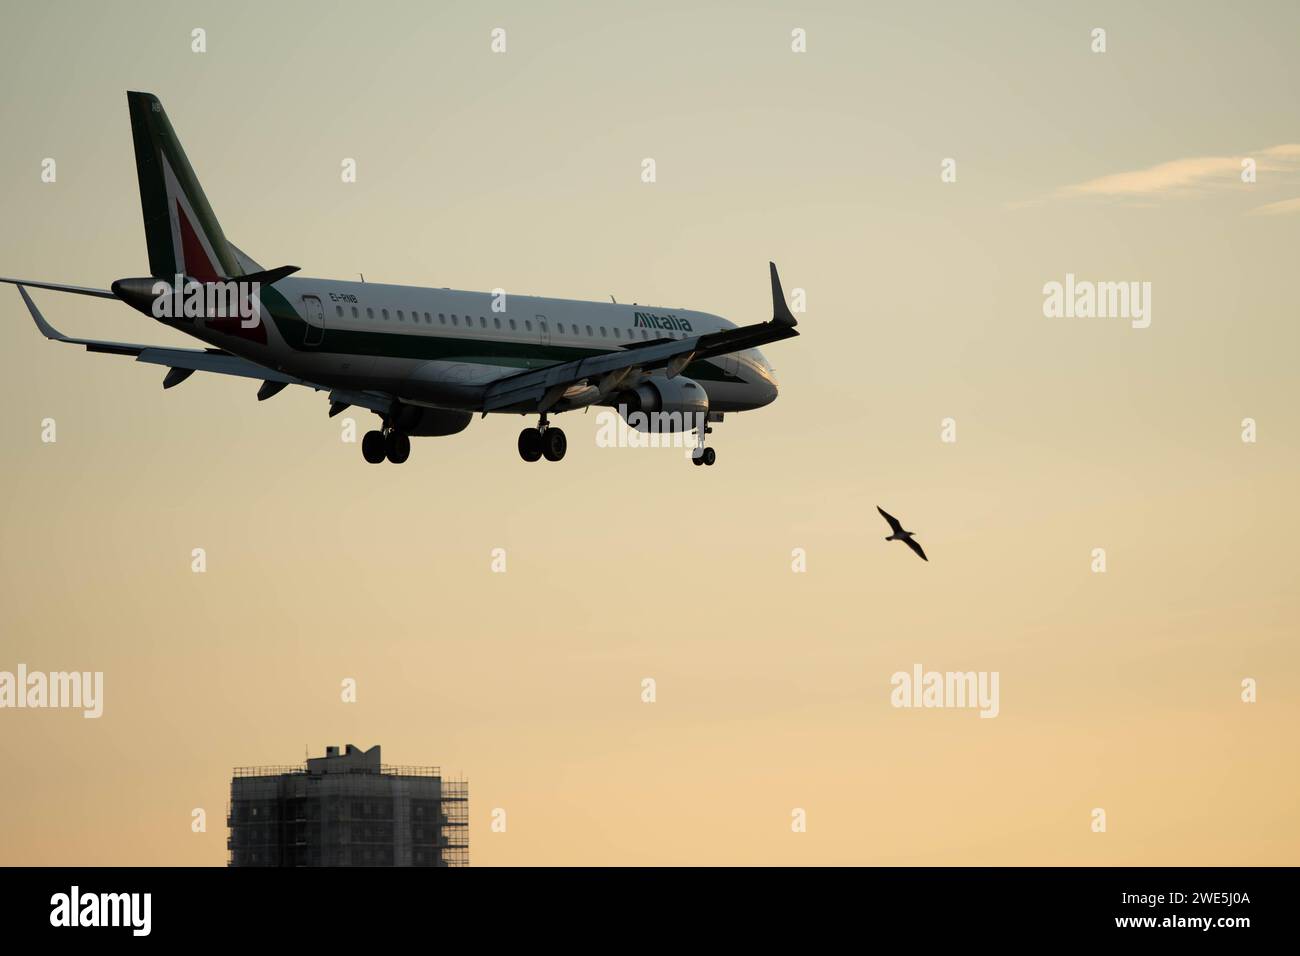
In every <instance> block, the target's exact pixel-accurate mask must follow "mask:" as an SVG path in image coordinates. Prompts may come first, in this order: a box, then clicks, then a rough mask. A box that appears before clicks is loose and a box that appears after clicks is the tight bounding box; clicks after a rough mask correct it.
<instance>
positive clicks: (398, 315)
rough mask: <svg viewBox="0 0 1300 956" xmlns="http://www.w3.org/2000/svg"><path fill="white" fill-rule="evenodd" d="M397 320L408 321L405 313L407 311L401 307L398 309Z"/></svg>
mask: <svg viewBox="0 0 1300 956" xmlns="http://www.w3.org/2000/svg"><path fill="white" fill-rule="evenodd" d="M397 321H398V322H405V321H406V315H405V313H403V312H402V310H401V309H398V310H397Z"/></svg>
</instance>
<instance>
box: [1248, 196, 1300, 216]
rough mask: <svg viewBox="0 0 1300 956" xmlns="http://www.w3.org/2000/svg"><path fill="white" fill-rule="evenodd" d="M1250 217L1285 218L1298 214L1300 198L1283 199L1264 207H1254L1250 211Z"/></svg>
mask: <svg viewBox="0 0 1300 956" xmlns="http://www.w3.org/2000/svg"><path fill="white" fill-rule="evenodd" d="M1250 213H1251V215H1252V216H1285V215H1289V214H1294V213H1300V198H1297V199H1283V200H1281V201H1280V202H1271V203H1268V204H1267V205H1264V206H1256V207H1255V208H1254V209H1252V210H1251V211H1250Z"/></svg>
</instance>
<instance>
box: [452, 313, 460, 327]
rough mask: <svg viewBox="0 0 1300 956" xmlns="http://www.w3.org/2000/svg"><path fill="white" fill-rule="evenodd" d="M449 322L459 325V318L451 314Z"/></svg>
mask: <svg viewBox="0 0 1300 956" xmlns="http://www.w3.org/2000/svg"><path fill="white" fill-rule="evenodd" d="M451 324H452V325H456V326H459V325H460V320H459V319H458V318H456V316H455V315H453V316H452V317H451Z"/></svg>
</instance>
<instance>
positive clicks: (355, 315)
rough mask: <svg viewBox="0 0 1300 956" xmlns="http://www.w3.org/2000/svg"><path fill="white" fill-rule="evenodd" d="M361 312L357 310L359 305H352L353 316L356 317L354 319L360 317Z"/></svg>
mask: <svg viewBox="0 0 1300 956" xmlns="http://www.w3.org/2000/svg"><path fill="white" fill-rule="evenodd" d="M360 314H361V313H359V312H358V311H357V307H356V306H355V305H354V306H353V307H352V318H354V319H355V318H358V317H359V316H360Z"/></svg>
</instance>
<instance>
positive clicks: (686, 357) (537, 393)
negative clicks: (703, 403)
mask: <svg viewBox="0 0 1300 956" xmlns="http://www.w3.org/2000/svg"><path fill="white" fill-rule="evenodd" d="M768 265H769V266H770V267H771V273H772V318H771V320H770V321H767V322H759V323H756V324H754V325H743V326H741V327H740V328H738V329H723V330H722V331H720V332H709V333H706V334H704V335H696V336H692V337H690V338H685V339H666V340H663V341H661V342H647V343H643V344H639V345H638V346H637V347H635V348H627V349H622V350H620V351H615V352H605V353H603V354H601V355H591V356H588V357H587V358H582V359H578V360H577V361H575V362H563V363H561V364H559V365H548V366H547V367H546V368H539V369H535V370H533V371H530V372H520V373H519V374H518V375H510V376H507V377H506V378H503V379H500V380H498V381H496V382H493V383H492V384H491V385H489V386H488V389H487V393H486V395H485V397H484V401H483V413H484V414H487V413H488V412H491V411H495V410H497V409H500V408H509V407H510V406H512V405H520V404H528V405H531V404H532V403H534V402H536V403H537V404H538V409H539V410H540V411H546V409H547V408H548V407H550V405H553V404H554V403H555V402H557V401H558V400H559V398H560V396H561V395H562V394H563V393H564V389H566V388H567V387H569V386H570V385H573V384H574V383H576V382H581V381H583V380H585V379H593V378H595V379H599V378H602V377H604V376H607V375H609V374H610V373H613V372H622V371H626V370H630V369H640V370H642V371H650V370H654V369H659V368H667V369H668V375H669V377H670V378H671V377H672V376H675V375H676V374H677V373H678V372H680V371H681V370H682V369H684V368H685V367H686V366H687V365H689V364H690V363H691V362H693V361H695V360H696V359H704V358H710V357H711V356H714V355H727V354H729V353H731V352H739V351H741V350H742V349H749V348H756V347H757V346H760V345H766V344H767V343H768V342H778V341H780V340H781V339H788V338H791V337H792V336H795V335H798V334H799V333H798V332H796V331H795V328H794V327H795V325H796V324H797V323H796V322H795V318H794V316H793V315H791V314H790V309H789V307H788V306H787V305H786V304H785V295H784V293H782V291H781V280H780V278H779V277H778V276H777V274H776V264H775V263H772V262H769V263H768Z"/></svg>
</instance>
